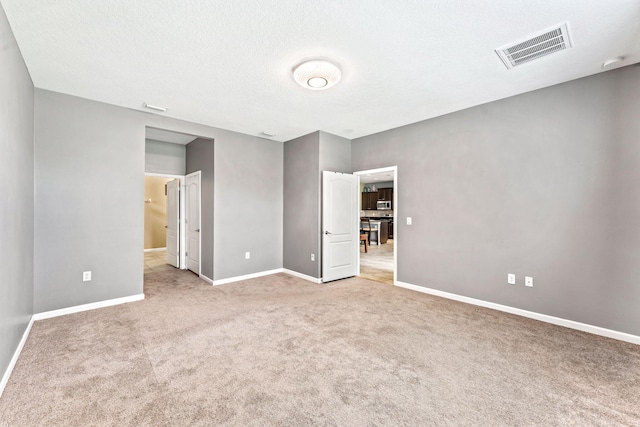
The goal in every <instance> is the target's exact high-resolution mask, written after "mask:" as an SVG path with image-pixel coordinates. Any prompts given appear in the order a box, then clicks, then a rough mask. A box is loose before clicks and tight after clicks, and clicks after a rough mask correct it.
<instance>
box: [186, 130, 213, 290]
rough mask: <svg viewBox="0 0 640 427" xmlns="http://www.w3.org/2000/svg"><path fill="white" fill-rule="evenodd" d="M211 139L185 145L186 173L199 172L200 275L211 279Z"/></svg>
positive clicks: (196, 140)
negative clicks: (200, 215)
mask: <svg viewBox="0 0 640 427" xmlns="http://www.w3.org/2000/svg"><path fill="white" fill-rule="evenodd" d="M213 144H214V142H213V140H211V139H205V138H197V139H195V140H193V141H192V142H190V143H189V144H187V145H186V148H187V150H186V151H187V169H186V173H187V174H190V173H193V172H197V171H201V172H202V173H201V175H200V194H201V200H200V204H201V206H202V207H201V212H202V217H201V218H200V223H201V227H200V239H201V246H202V247H201V252H200V274H202V275H204V276H206V277H208V278H210V279H213V192H214V187H213V177H214V174H213V151H214V145H213Z"/></svg>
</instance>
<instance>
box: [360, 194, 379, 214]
mask: <svg viewBox="0 0 640 427" xmlns="http://www.w3.org/2000/svg"><path fill="white" fill-rule="evenodd" d="M377 203H378V192H377V191H370V192H368V193H362V210H376V209H378V206H377Z"/></svg>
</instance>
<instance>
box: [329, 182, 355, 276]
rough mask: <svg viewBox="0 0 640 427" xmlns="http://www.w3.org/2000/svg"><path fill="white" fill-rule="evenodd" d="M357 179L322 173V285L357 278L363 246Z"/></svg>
mask: <svg viewBox="0 0 640 427" xmlns="http://www.w3.org/2000/svg"><path fill="white" fill-rule="evenodd" d="M359 181H360V178H359V177H357V176H355V175H350V174H344V173H337V172H327V171H323V172H322V281H323V282H330V281H332V280H338V279H344V278H345V277H351V276H355V275H357V274H358V259H357V257H358V246H359V244H360V240H359V239H360V236H359V224H358V223H359V220H360V212H359V211H358V187H359Z"/></svg>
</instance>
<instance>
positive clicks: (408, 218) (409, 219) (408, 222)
mask: <svg viewBox="0 0 640 427" xmlns="http://www.w3.org/2000/svg"><path fill="white" fill-rule="evenodd" d="M411 223H412V220H411V217H410V216H408V217H407V225H411Z"/></svg>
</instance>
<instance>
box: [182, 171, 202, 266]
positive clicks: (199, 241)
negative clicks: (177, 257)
mask: <svg viewBox="0 0 640 427" xmlns="http://www.w3.org/2000/svg"><path fill="white" fill-rule="evenodd" d="M190 176H197V177H198V192H200V194H199V195H198V230H200V231H198V277H202V171H200V170H198V171H195V172H191V173H189V174H186V175H185V177H184V188H185V190H186V188H187V178H188V177H190ZM184 196H185V204H186V196H187V192H186V191H184ZM184 218H185V219H186V218H187V215H186V207H185V216H184ZM183 226H184V230H185V251H183V252H182V255H184V253H185V252H186V237H187V236H186V233H187V230H186V229H187V227H186V224H185V223H184V222H183ZM184 268H185V269H188V267H187V257H186V255H185V256H184Z"/></svg>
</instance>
